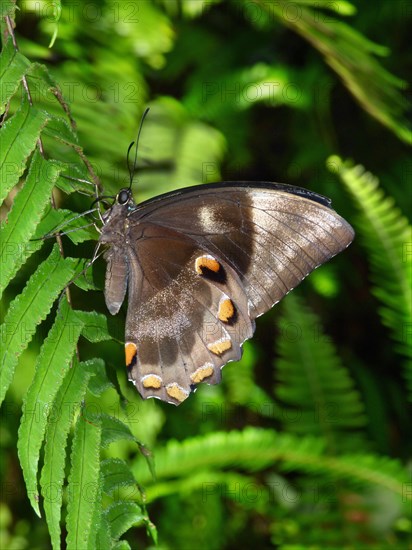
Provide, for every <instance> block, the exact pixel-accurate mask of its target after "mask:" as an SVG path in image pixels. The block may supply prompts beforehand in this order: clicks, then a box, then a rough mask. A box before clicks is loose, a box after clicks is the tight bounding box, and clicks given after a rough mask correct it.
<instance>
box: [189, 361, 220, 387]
mask: <svg viewBox="0 0 412 550" xmlns="http://www.w3.org/2000/svg"><path fill="white" fill-rule="evenodd" d="M213 371H214V369H213V365H212V363H205V364H204V365H203V367H199V368H198V369H196V370H195V372H194V373H193V374H191V375H190V379H191V381H192V382H193V383H194V384H199V382H201V381H202V380H204V379H205V378H208V377H209V376H212V374H213Z"/></svg>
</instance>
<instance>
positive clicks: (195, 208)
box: [142, 183, 354, 319]
mask: <svg viewBox="0 0 412 550" xmlns="http://www.w3.org/2000/svg"><path fill="white" fill-rule="evenodd" d="M296 193H298V194H296ZM306 195H307V196H306ZM312 197H313V198H315V199H316V200H314V199H313V198H312ZM160 198H161V197H160ZM329 205H330V201H329V200H328V199H325V197H321V196H319V195H316V194H314V193H310V192H305V190H302V189H299V188H295V187H290V186H286V185H276V184H263V183H262V184H260V186H259V187H257V186H256V184H255V185H254V186H253V187H251V184H248V183H236V184H233V185H231V184H221V185H217V184H216V185H210V186H208V185H206V186H200V187H198V188H196V189H194V190H187V192H185V193H184V194H181V195H179V194H178V193H176V194H174V195H173V196H172V197H170V198H169V200H168V201H165V202H163V201H159V203H157V205H156V199H155V200H154V201H153V204H148V206H149V208H147V211H146V212H145V214H144V220H145V221H149V220H150V221H151V222H152V223H156V224H158V225H159V226H162V227H165V228H166V227H167V228H173V229H174V230H175V231H178V232H180V233H182V234H184V235H186V236H190V237H192V238H193V239H194V240H196V242H197V243H198V244H199V246H200V247H202V248H204V249H206V250H208V251H209V253H210V254H211V255H216V257H217V258H219V259H220V260H224V261H226V262H227V263H228V265H230V266H231V267H232V268H233V269H234V270H235V271H236V273H237V274H238V277H239V279H240V280H241V282H242V285H243V287H244V289H245V292H246V295H247V297H248V301H249V310H250V316H251V318H252V319H254V318H256V317H257V316H258V315H261V314H262V313H264V312H265V311H267V310H268V309H270V308H271V307H272V306H273V305H274V304H275V303H277V302H278V301H279V300H280V299H281V298H283V296H285V294H287V293H288V292H289V291H290V290H291V289H293V288H294V287H295V286H297V285H298V284H299V283H300V282H301V281H302V280H303V279H304V278H305V277H306V276H307V275H308V274H309V273H310V272H311V271H313V270H314V269H315V268H316V267H318V266H319V265H321V264H323V263H324V262H326V261H328V260H329V259H330V258H332V257H333V256H335V255H336V254H338V253H339V252H340V251H342V250H343V249H345V248H346V247H347V246H348V245H349V244H350V243H351V241H352V239H353V236H354V232H353V229H352V227H351V226H350V225H349V224H348V223H347V222H346V221H345V220H344V219H343V218H342V217H341V216H339V215H338V214H337V213H336V212H335V211H334V210H332V209H331V208H330V206H329ZM142 206H144V205H142ZM145 210H146V209H145ZM150 210H151V211H150Z"/></svg>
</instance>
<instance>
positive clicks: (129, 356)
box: [124, 342, 137, 367]
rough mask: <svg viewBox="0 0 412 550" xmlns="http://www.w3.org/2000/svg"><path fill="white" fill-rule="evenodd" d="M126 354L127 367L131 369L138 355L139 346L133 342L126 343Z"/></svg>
mask: <svg viewBox="0 0 412 550" xmlns="http://www.w3.org/2000/svg"><path fill="white" fill-rule="evenodd" d="M124 354H125V357H126V367H130V365H131V364H132V362H133V359H134V358H135V357H136V355H137V346H136V344H134V343H133V342H126V344H125V345H124Z"/></svg>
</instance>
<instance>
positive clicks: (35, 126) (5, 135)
mask: <svg viewBox="0 0 412 550" xmlns="http://www.w3.org/2000/svg"><path fill="white" fill-rule="evenodd" d="M47 120H48V115H47V113H45V112H44V111H38V110H37V109H35V108H34V107H30V105H29V102H28V101H27V100H24V101H23V103H22V105H21V107H20V109H19V110H18V111H17V113H16V114H15V115H14V116H12V117H11V118H10V119H9V120H8V121H7V122H5V124H4V126H3V127H2V128H1V130H0V139H1V145H2V147H1V153H0V202H2V201H4V199H5V198H6V196H7V195H8V193H9V192H10V191H11V189H13V187H14V186H15V185H16V183H17V182H18V181H19V178H20V176H21V175H22V174H23V172H24V169H25V167H26V161H27V158H28V156H29V155H30V153H31V152H32V151H33V149H34V148H35V146H36V143H37V141H38V139H39V137H40V133H41V130H42V128H43V127H44V126H45V124H46V123H47Z"/></svg>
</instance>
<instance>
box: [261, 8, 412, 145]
mask: <svg viewBox="0 0 412 550" xmlns="http://www.w3.org/2000/svg"><path fill="white" fill-rule="evenodd" d="M250 4H252V5H254V4H256V5H257V6H259V8H260V9H263V10H264V11H266V12H267V15H268V18H269V19H270V18H273V16H275V17H277V18H278V19H279V21H280V23H281V24H282V25H286V26H288V27H290V28H291V29H293V30H294V31H295V32H297V33H299V34H300V35H301V36H302V37H303V38H304V39H305V40H307V41H308V42H310V43H311V44H312V46H313V47H314V48H316V49H318V50H319V51H320V52H321V54H322V55H323V56H324V58H325V61H326V63H327V64H328V65H329V66H330V67H331V68H332V69H333V70H334V71H335V72H336V74H337V75H338V76H339V77H340V78H341V80H342V82H343V83H344V85H345V86H346V87H347V89H348V90H349V92H350V93H351V94H352V95H353V96H354V97H355V98H356V100H357V101H358V102H359V103H360V105H361V106H362V108H363V109H365V111H367V112H368V113H369V114H370V115H371V116H373V117H374V118H376V119H377V120H379V122H380V123H381V124H383V125H385V126H386V127H387V128H389V129H390V130H392V132H394V134H395V135H397V136H398V138H399V139H401V140H403V141H404V142H405V143H408V144H410V143H411V126H410V123H409V122H408V120H407V119H406V117H405V112H406V110H407V102H406V100H405V97H404V90H405V88H406V82H404V81H403V80H401V79H399V78H397V77H395V76H393V75H392V74H390V73H389V72H388V71H386V70H385V69H384V68H383V66H382V65H381V64H380V63H379V62H378V61H377V60H376V58H375V56H376V55H378V56H386V55H388V53H389V51H388V49H387V48H385V47H383V46H380V45H379V44H375V43H373V42H371V41H370V40H368V39H367V38H365V37H364V36H363V35H362V34H361V33H359V32H358V31H356V30H355V29H354V28H352V27H350V26H349V25H347V24H346V23H345V22H343V21H339V20H337V19H333V18H332V17H327V18H325V17H323V16H322V13H321V12H319V11H318V10H312V9H309V8H307V7H306V6H305V4H307V2H302V1H301V2H298V3H295V2H275V3H272V2H267V3H265V2H264V3H260V2H257V1H255V2H251V3H250ZM288 4H290V5H291V6H292V9H293V13H294V14H295V15H294V16H293V17H285V10H286V12H287V9H288ZM294 4H296V6H294ZM299 4H300V5H299ZM327 4H328V2H325V3H324V5H323V4H322V3H316V4H315V5H316V7H327ZM331 4H333V2H332V3H331ZM346 11H347V10H346Z"/></svg>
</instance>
